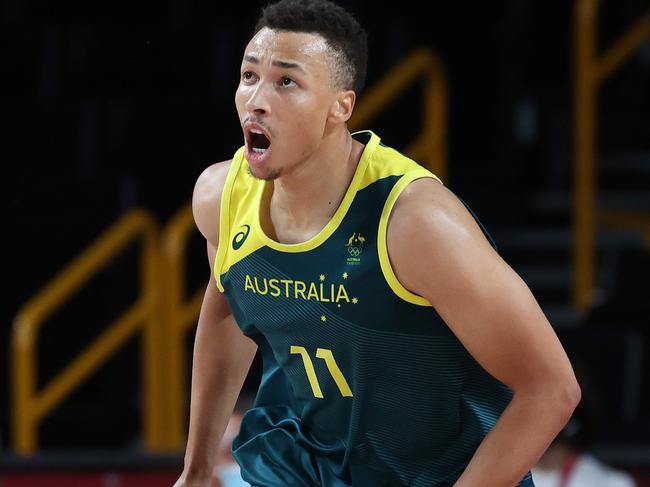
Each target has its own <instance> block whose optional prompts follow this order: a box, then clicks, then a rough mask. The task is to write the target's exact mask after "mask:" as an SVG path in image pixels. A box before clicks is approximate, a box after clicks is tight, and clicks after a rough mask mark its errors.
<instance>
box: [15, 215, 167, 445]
mask: <svg viewBox="0 0 650 487" xmlns="http://www.w3.org/2000/svg"><path fill="white" fill-rule="evenodd" d="M136 240H140V242H141V256H142V257H141V259H140V262H141V267H140V287H141V294H140V296H139V298H138V300H137V301H136V302H135V304H133V306H131V307H130V308H129V309H128V310H127V311H126V312H125V313H124V314H122V316H121V317H120V318H118V319H117V320H116V321H115V322H114V323H113V324H112V325H111V326H110V327H108V328H107V329H106V331H104V332H103V333H102V334H101V335H100V336H99V337H98V338H97V339H96V340H95V341H94V342H93V343H92V344H91V345H89V346H88V347H87V348H86V349H85V350H84V351H83V352H81V353H80V354H79V355H78V356H77V357H76V358H75V359H74V360H73V361H72V362H71V363H70V364H68V365H67V366H66V367H65V369H64V370H63V371H61V372H59V373H58V374H57V375H56V377H54V378H53V379H52V380H51V381H50V382H49V383H48V384H47V385H45V386H44V387H43V389H42V390H40V391H37V390H36V389H37V353H36V352H37V340H38V334H39V331H40V328H41V327H42V326H43V323H44V322H45V320H46V319H47V318H48V317H49V316H50V315H52V313H53V312H54V311H56V310H57V309H58V308H59V307H61V306H62V305H63V304H64V303H65V302H66V301H67V300H68V299H69V298H70V297H71V296H72V295H73V294H74V293H75V292H76V291H78V290H79V289H80V288H81V286H82V285H84V284H85V283H86V282H88V280H89V279H91V278H92V277H93V276H95V275H96V274H97V273H98V272H99V271H101V270H102V268H104V267H105V266H106V264H107V263H109V262H110V261H111V260H112V259H113V258H114V257H115V256H116V255H117V254H118V253H119V252H121V251H123V250H124V248H125V247H126V246H127V245H128V244H129V243H131V242H133V241H136ZM158 261H159V258H158V229H157V225H156V223H155V222H154V220H153V219H152V218H151V217H150V216H149V214H147V213H145V212H143V211H141V210H134V211H132V212H130V213H129V214H127V215H126V216H125V217H123V218H122V219H121V220H119V221H118V222H117V223H116V224H115V225H114V226H113V227H111V228H110V229H109V230H108V231H107V232H106V233H105V234H104V235H102V236H101V237H100V238H99V239H98V240H97V241H96V242H95V243H94V244H93V245H91V246H90V247H89V248H88V249H87V250H86V251H85V252H83V253H82V254H81V255H80V256H79V257H77V258H76V259H75V260H74V261H73V262H72V263H71V264H70V265H69V266H68V267H67V268H66V269H65V270H64V271H62V272H61V273H60V274H59V275H58V276H56V277H55V278H54V279H53V280H52V281H51V282H50V283H48V284H47V286H45V288H44V289H43V290H42V291H41V292H39V293H38V294H37V295H36V296H34V297H33V298H32V299H31V300H29V301H28V302H27V303H26V304H25V305H24V306H23V308H22V309H21V310H20V311H19V312H18V315H17V316H16V319H15V321H14V329H13V334H12V342H11V364H12V376H11V379H12V382H11V391H12V396H11V397H12V407H13V422H12V425H13V442H14V448H15V451H16V453H17V454H21V455H28V454H32V453H34V452H35V451H36V450H37V448H38V425H39V423H40V422H41V421H42V420H43V418H44V417H45V416H47V415H48V413H50V412H51V411H52V410H53V409H54V408H55V407H56V406H57V405H59V404H60V403H61V402H62V401H63V400H64V399H65V398H66V397H67V396H69V395H70V393H71V392H73V391H74V390H75V388H77V387H78V386H79V385H80V384H81V383H82V382H83V381H84V380H86V379H87V378H88V377H89V376H90V375H91V374H92V373H93V372H94V371H95V370H97V368H98V367H99V366H100V365H102V364H103V363H104V362H105V361H106V360H107V359H108V358H110V356H111V355H112V354H113V353H114V352H115V351H116V350H117V349H118V348H119V347H120V346H121V345H122V344H123V343H124V342H125V341H126V340H128V339H129V338H130V337H131V336H132V335H133V334H134V333H135V332H136V331H138V329H142V332H143V335H144V340H143V341H142V343H143V345H142V354H141V356H142V369H143V379H144V380H143V383H144V388H143V389H144V407H143V410H142V422H143V429H144V438H145V445H146V447H147V449H148V450H150V451H158V450H161V449H162V441H161V440H162V436H161V434H162V432H163V429H164V427H165V424H164V417H163V412H162V411H161V409H160V406H161V405H163V404H164V393H165V389H164V385H165V384H164V382H163V381H164V376H161V371H162V369H161V367H160V364H161V363H162V360H161V354H160V351H161V346H162V339H163V338H162V335H163V333H162V332H163V330H162V328H161V326H160V325H161V323H160V322H159V320H158V287H159V286H158V283H159V276H158Z"/></svg>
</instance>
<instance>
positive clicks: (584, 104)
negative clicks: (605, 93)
mask: <svg viewBox="0 0 650 487" xmlns="http://www.w3.org/2000/svg"><path fill="white" fill-rule="evenodd" d="M597 13H598V0H576V3H575V24H576V25H575V63H574V82H575V85H574V97H575V119H574V137H575V156H574V157H575V161H574V183H573V184H574V191H573V198H574V200H573V203H574V223H573V227H574V230H573V233H574V245H573V270H574V279H575V281H574V286H573V303H574V305H575V306H577V307H578V308H580V309H586V308H588V307H589V306H590V305H591V303H592V298H593V287H594V267H595V260H596V257H595V239H596V222H595V214H596V211H597V209H596V188H597V181H596V176H595V173H596V167H595V166H596V154H595V151H596V148H595V140H596V128H597V115H598V111H597V109H596V98H597V95H598V88H599V85H600V84H601V83H602V82H603V81H605V80H606V79H607V78H608V77H609V76H610V75H611V74H612V73H613V72H615V71H616V70H617V69H618V68H619V67H620V66H621V64H622V63H623V62H624V61H625V60H626V59H627V58H628V57H629V56H630V54H632V53H633V52H634V50H635V49H637V48H638V47H639V46H640V45H641V43H643V42H644V40H645V39H647V38H648V37H650V10H649V11H647V12H645V13H644V14H643V16H642V17H641V19H640V20H638V21H637V22H636V23H635V24H634V25H633V26H632V27H631V28H630V29H629V30H628V31H627V33H625V34H624V35H623V36H622V37H621V38H620V39H619V40H618V41H616V43H615V44H614V45H613V46H612V47H610V48H609V49H608V50H607V51H606V52H605V54H603V55H602V56H601V57H600V58H598V56H597V54H596V37H597V36H596V32H597V28H596V22H597V17H598V15H597Z"/></svg>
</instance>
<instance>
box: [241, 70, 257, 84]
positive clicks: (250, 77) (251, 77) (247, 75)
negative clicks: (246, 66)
mask: <svg viewBox="0 0 650 487" xmlns="http://www.w3.org/2000/svg"><path fill="white" fill-rule="evenodd" d="M241 78H242V80H244V81H246V82H251V81H255V73H253V72H252V71H244V72H243V73H242V75H241Z"/></svg>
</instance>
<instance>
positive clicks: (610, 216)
mask: <svg viewBox="0 0 650 487" xmlns="http://www.w3.org/2000/svg"><path fill="white" fill-rule="evenodd" d="M600 223H602V224H603V225H605V226H607V227H610V228H616V229H623V230H636V231H638V232H641V234H642V235H643V245H644V247H645V248H646V250H647V251H649V252H650V213H648V212H647V211H616V210H604V211H601V212H600Z"/></svg>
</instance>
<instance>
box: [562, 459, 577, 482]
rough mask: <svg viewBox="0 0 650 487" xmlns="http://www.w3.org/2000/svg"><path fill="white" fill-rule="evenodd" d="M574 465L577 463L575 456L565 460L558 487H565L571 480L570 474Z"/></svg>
mask: <svg viewBox="0 0 650 487" xmlns="http://www.w3.org/2000/svg"><path fill="white" fill-rule="evenodd" d="M576 463H578V456H577V455H571V456H569V458H567V459H566V461H565V462H564V465H562V471H561V472H560V483H559V484H558V487H566V486H567V485H568V484H569V480H570V479H571V474H572V473H573V470H574V469H575V467H576Z"/></svg>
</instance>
